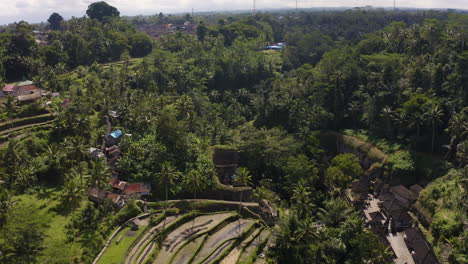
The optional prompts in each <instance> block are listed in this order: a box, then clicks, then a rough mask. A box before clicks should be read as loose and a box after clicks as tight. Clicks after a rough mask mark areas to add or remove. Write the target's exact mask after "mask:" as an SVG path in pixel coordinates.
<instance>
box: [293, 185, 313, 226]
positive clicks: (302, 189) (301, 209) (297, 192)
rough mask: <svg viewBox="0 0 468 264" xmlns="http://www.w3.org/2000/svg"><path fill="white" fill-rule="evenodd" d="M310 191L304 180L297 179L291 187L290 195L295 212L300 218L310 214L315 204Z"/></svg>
mask: <svg viewBox="0 0 468 264" xmlns="http://www.w3.org/2000/svg"><path fill="white" fill-rule="evenodd" d="M311 194H312V193H311V192H310V190H309V188H308V187H307V186H306V185H305V182H304V181H299V183H298V184H296V185H295V186H294V188H293V195H292V197H291V199H292V201H293V204H294V207H295V208H296V211H297V214H298V215H299V217H300V218H306V217H308V216H310V215H311V213H312V210H313V208H315V205H314V204H313V203H312V199H311V198H310V197H311Z"/></svg>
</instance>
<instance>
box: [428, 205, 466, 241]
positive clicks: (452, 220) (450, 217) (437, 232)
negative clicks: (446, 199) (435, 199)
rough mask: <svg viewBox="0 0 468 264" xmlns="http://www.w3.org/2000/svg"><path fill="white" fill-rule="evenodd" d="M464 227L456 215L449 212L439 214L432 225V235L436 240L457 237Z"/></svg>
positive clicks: (443, 211) (444, 211)
mask: <svg viewBox="0 0 468 264" xmlns="http://www.w3.org/2000/svg"><path fill="white" fill-rule="evenodd" d="M462 226H463V225H462V222H461V221H459V220H458V219H457V217H456V215H455V214H454V213H452V212H449V211H447V210H442V211H439V212H437V213H436V214H435V216H434V219H433V221H432V223H431V229H432V234H433V236H434V237H435V238H440V237H446V238H449V237H452V236H455V235H457V234H459V233H460V232H461V230H462Z"/></svg>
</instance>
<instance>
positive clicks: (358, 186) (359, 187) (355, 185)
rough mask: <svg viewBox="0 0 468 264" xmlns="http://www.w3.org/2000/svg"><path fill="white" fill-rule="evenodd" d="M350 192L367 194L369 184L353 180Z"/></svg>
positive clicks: (364, 181)
mask: <svg viewBox="0 0 468 264" xmlns="http://www.w3.org/2000/svg"><path fill="white" fill-rule="evenodd" d="M351 191H353V192H354V193H367V192H369V182H368V181H366V180H362V179H360V180H355V181H353V182H352V183H351Z"/></svg>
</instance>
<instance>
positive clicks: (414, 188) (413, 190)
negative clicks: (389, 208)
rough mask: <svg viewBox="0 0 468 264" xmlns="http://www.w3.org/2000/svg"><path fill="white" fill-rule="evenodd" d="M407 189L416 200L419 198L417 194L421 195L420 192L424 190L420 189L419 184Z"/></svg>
mask: <svg viewBox="0 0 468 264" xmlns="http://www.w3.org/2000/svg"><path fill="white" fill-rule="evenodd" d="M409 189H410V191H412V192H413V193H414V194H415V195H416V198H417V197H419V194H420V193H421V191H422V190H424V188H423V187H421V185H419V184H415V185H413V186H411V187H410V188H409Z"/></svg>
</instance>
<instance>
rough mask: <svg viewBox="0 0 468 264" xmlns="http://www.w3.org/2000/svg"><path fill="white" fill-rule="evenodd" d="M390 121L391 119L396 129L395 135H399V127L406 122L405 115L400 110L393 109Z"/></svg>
mask: <svg viewBox="0 0 468 264" xmlns="http://www.w3.org/2000/svg"><path fill="white" fill-rule="evenodd" d="M392 121H393V124H394V127H396V129H397V131H396V134H397V136H399V135H400V132H401V128H402V127H404V126H405V124H406V115H405V114H404V113H403V112H401V111H395V112H394V114H393V116H392Z"/></svg>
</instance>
